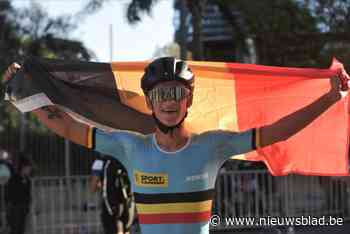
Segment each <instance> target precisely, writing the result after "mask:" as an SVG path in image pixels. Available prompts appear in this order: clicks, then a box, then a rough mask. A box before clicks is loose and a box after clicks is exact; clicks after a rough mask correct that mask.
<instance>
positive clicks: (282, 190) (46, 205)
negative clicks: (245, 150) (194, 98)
mask: <svg viewBox="0 0 350 234" xmlns="http://www.w3.org/2000/svg"><path fill="white" fill-rule="evenodd" d="M32 184H33V204H32V209H31V213H30V216H29V225H28V228H27V230H28V232H27V233H28V234H41V233H42V234H44V233H45V234H61V233H62V234H63V233H64V234H87V233H89V234H95V233H96V234H97V233H102V230H101V224H100V218H99V212H100V210H99V196H98V194H92V193H90V192H89V191H88V177H86V176H72V177H36V178H33V180H32ZM349 185H350V184H349V179H348V178H345V177H344V178H332V177H311V176H310V177H306V176H297V175H291V176H284V177H273V176H271V175H269V174H268V172H266V171H237V172H223V173H220V174H219V176H218V180H217V185H216V197H215V200H214V203H213V204H214V206H213V214H218V215H220V216H221V217H256V218H259V217H268V216H271V217H272V216H273V217H299V216H302V215H304V216H313V217H320V216H322V215H325V216H327V215H332V216H334V217H342V218H344V220H349V219H350V213H349V198H350V197H349V196H348V194H349V192H350V190H349V189H350V186H349ZM1 191H3V189H2V188H1V186H0V192H1ZM0 205H1V207H0V208H1V209H0V211H1V212H0V217H1V224H2V225H4V221H5V220H4V219H5V213H4V212H3V207H4V204H3V201H2V204H1V203H0ZM3 228H4V227H3ZM211 228H212V230H216V229H219V230H222V229H232V228H245V227H243V226H237V227H234V226H230V227H226V226H224V225H221V226H217V227H215V228H214V227H211ZM0 230H4V229H1V228H0ZM2 233H3V232H2Z"/></svg>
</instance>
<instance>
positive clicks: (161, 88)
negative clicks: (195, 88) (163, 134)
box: [146, 81, 192, 126]
mask: <svg viewBox="0 0 350 234" xmlns="http://www.w3.org/2000/svg"><path fill="white" fill-rule="evenodd" d="M146 100H147V105H148V107H149V108H150V109H151V110H152V111H153V113H154V114H155V116H156V117H157V119H158V120H159V121H160V122H162V123H163V124H165V125H167V126H174V125H176V124H178V123H179V122H180V121H181V120H182V119H183V118H184V116H185V115H186V112H187V108H189V107H190V106H191V105H192V94H191V92H190V90H189V89H188V88H186V87H185V86H184V85H183V84H181V83H179V82H176V81H169V82H164V83H161V84H159V85H157V86H155V87H154V88H153V89H152V90H151V91H150V92H149V94H148V97H147V99H146Z"/></svg>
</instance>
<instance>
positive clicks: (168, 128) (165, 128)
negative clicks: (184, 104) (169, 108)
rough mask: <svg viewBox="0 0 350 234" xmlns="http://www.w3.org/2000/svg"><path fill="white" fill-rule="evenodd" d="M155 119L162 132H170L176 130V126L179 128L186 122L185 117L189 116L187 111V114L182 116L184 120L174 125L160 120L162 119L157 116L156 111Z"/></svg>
mask: <svg viewBox="0 0 350 234" xmlns="http://www.w3.org/2000/svg"><path fill="white" fill-rule="evenodd" d="M152 116H153V119H154V120H155V122H156V125H157V127H158V128H159V130H160V131H161V132H163V133H164V134H168V133H171V132H173V131H174V129H175V128H179V127H180V126H181V124H182V123H183V122H184V120H185V118H186V117H187V112H186V114H185V116H184V117H183V118H182V120H181V121H180V122H179V123H178V124H176V125H173V126H167V125H165V124H163V123H162V122H160V120H159V119H158V118H157V117H156V115H155V114H154V113H152Z"/></svg>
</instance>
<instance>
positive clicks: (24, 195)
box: [5, 153, 32, 234]
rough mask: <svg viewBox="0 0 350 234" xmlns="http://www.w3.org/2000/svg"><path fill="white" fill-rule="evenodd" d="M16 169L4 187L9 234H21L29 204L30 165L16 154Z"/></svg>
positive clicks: (21, 156)
mask: <svg viewBox="0 0 350 234" xmlns="http://www.w3.org/2000/svg"><path fill="white" fill-rule="evenodd" d="M17 158H18V167H17V170H16V171H15V172H14V173H13V174H12V175H11V177H10V179H9V180H8V182H7V183H6V185H5V204H6V205H7V207H6V211H7V212H6V213H7V222H8V225H9V227H10V234H23V233H24V231H25V226H26V219H27V216H28V213H29V209H30V204H31V181H30V175H31V173H32V163H31V162H30V160H29V159H28V158H27V157H25V155H24V154H23V153H18V155H17Z"/></svg>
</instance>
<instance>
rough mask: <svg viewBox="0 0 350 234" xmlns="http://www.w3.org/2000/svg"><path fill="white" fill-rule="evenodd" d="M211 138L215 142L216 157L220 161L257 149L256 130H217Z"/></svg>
mask: <svg viewBox="0 0 350 234" xmlns="http://www.w3.org/2000/svg"><path fill="white" fill-rule="evenodd" d="M211 139H212V141H213V143H214V146H215V149H214V152H215V157H216V158H217V160H218V161H219V162H220V163H223V162H224V161H225V160H226V159H229V158H230V157H232V156H234V155H238V154H244V153H248V152H250V151H253V150H255V149H256V130H255V129H250V130H247V131H244V132H231V131H222V130H219V131H215V132H214V133H213V134H212V136H211Z"/></svg>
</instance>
